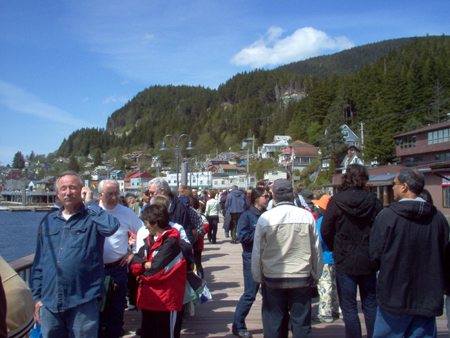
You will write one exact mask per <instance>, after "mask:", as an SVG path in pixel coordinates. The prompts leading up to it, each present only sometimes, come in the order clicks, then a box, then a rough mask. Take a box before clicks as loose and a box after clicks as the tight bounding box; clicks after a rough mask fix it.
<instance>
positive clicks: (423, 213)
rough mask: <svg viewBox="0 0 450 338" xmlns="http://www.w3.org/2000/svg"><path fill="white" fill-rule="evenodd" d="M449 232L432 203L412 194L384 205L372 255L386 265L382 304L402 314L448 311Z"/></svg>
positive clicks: (372, 241) (381, 266)
mask: <svg viewBox="0 0 450 338" xmlns="http://www.w3.org/2000/svg"><path fill="white" fill-rule="evenodd" d="M448 235H449V227H448V223H447V220H446V219H445V217H444V216H443V215H442V213H440V212H439V211H438V210H436V208H435V207H434V206H433V205H431V204H429V203H426V202H423V201H422V202H419V201H414V200H407V201H401V202H398V203H392V204H390V205H389V206H388V207H387V208H386V209H385V210H383V211H382V212H381V213H380V214H379V215H378V217H377V218H376V220H375V223H374V225H373V227H372V231H371V234H370V256H371V258H372V260H373V262H374V263H375V265H376V267H377V269H379V270H380V273H379V274H378V284H377V301H378V305H380V306H381V307H382V308H383V309H384V310H386V311H389V312H394V313H399V314H407V315H419V316H426V317H435V316H440V315H442V310H443V307H444V303H443V300H444V298H443V293H444V255H445V250H447V249H448V248H447V247H448Z"/></svg>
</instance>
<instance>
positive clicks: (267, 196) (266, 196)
mask: <svg viewBox="0 0 450 338" xmlns="http://www.w3.org/2000/svg"><path fill="white" fill-rule="evenodd" d="M261 197H264V198H270V196H269V195H262V196H261Z"/></svg>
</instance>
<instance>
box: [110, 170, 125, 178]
mask: <svg viewBox="0 0 450 338" xmlns="http://www.w3.org/2000/svg"><path fill="white" fill-rule="evenodd" d="M125 176H126V175H125V173H124V172H123V171H122V170H117V169H115V170H112V171H111V178H113V179H115V180H123V179H124V178H125Z"/></svg>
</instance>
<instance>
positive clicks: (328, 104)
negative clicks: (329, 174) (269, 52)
mask: <svg viewBox="0 0 450 338" xmlns="http://www.w3.org/2000/svg"><path fill="white" fill-rule="evenodd" d="M336 60H339V62H337V61H336ZM308 63H309V64H310V65H311V64H313V65H316V66H314V67H313V66H308ZM363 63H364V65H363ZM317 65H320V67H317ZM324 69H325V71H324ZM352 69H355V70H354V71H352ZM449 97H450V39H449V38H448V37H446V36H439V37H429V36H427V37H423V38H410V39H398V40H389V41H385V42H380V43H375V44H370V45H366V46H361V47H355V48H352V49H350V50H347V51H343V52H340V53H336V54H333V55H327V56H322V57H318V58H313V59H310V60H306V61H301V62H297V63H293V64H290V65H286V66H283V67H279V68H278V69H275V70H254V71H252V72H244V73H239V74H237V75H235V76H234V77H232V78H231V79H229V80H228V81H227V82H226V83H224V84H222V85H220V86H219V87H218V88H217V89H209V88H204V87H190V86H152V87H150V88H147V89H145V90H143V91H142V92H140V93H138V94H137V95H136V96H135V97H134V98H133V99H132V100H130V101H129V102H128V103H127V104H125V105H124V106H123V107H122V108H120V109H119V110H117V111H115V112H114V113H113V114H112V115H111V116H110V117H109V118H108V121H107V125H106V129H81V130H77V131H75V132H74V133H72V134H71V135H70V136H69V137H68V138H67V139H65V140H64V141H63V142H62V144H61V147H60V148H59V150H58V155H64V154H66V155H68V154H74V155H87V154H88V153H95V151H96V150H97V149H100V150H101V151H102V152H108V153H109V154H110V155H111V156H119V155H120V154H121V153H123V154H124V153H126V152H129V151H132V150H138V149H139V150H145V151H148V152H150V153H156V151H155V149H159V147H160V145H161V143H162V140H163V137H164V135H166V134H169V133H170V134H173V135H176V136H178V135H181V134H182V133H186V134H189V135H190V136H191V137H192V140H193V144H194V147H195V148H196V151H195V153H196V154H195V155H197V154H200V155H201V154H213V153H216V151H219V152H220V151H224V150H228V149H230V148H231V149H232V150H237V149H238V148H239V146H240V141H241V140H242V139H244V138H246V137H249V136H253V135H255V137H256V138H257V143H258V145H261V144H262V143H263V142H271V141H272V139H273V136H274V135H279V134H287V135H290V136H292V138H293V139H294V140H301V141H304V142H308V143H313V144H316V145H318V146H319V147H321V149H322V151H323V153H324V154H327V155H331V156H332V157H339V153H340V152H342V148H340V147H336V144H337V143H336V140H339V139H340V138H341V136H340V133H339V127H340V126H341V125H342V124H344V123H346V124H348V125H349V126H350V128H352V129H353V130H354V131H355V133H356V134H357V135H359V134H360V132H361V131H360V129H361V125H363V128H364V154H365V156H366V158H367V159H373V158H377V160H378V162H380V163H387V162H390V161H392V160H393V158H394V157H395V148H394V143H393V139H392V136H393V135H395V134H398V133H401V132H404V131H407V130H411V129H414V128H417V127H420V126H421V125H424V124H427V123H435V122H438V121H441V120H443V119H447V115H448V113H449V108H450V102H449ZM325 130H326V131H327V134H326V135H327V136H326V137H325V134H324V132H325ZM168 145H169V146H171V145H172V143H171V144H168ZM181 148H183V146H182V147H181Z"/></svg>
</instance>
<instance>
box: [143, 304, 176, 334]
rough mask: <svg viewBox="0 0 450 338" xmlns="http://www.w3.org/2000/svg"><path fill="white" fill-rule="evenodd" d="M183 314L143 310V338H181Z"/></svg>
mask: <svg viewBox="0 0 450 338" xmlns="http://www.w3.org/2000/svg"><path fill="white" fill-rule="evenodd" d="M181 321H182V316H181V312H178V311H152V310H144V309H142V329H141V337H142V338H171V337H175V338H179V337H180V334H181Z"/></svg>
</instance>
